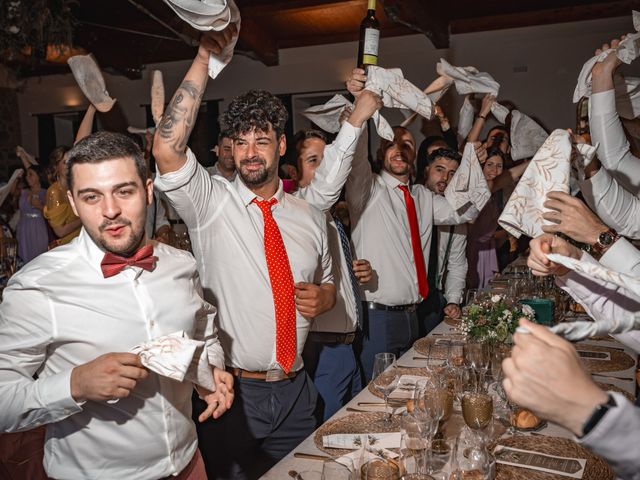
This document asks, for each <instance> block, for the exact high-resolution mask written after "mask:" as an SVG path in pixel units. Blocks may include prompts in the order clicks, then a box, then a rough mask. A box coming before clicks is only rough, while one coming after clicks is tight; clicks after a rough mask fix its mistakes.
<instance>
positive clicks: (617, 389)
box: [596, 382, 636, 403]
mask: <svg viewBox="0 0 640 480" xmlns="http://www.w3.org/2000/svg"><path fill="white" fill-rule="evenodd" d="M596 385H598V386H599V387H600V388H601V389H602V390H605V391H612V392H618V393H621V394H623V395H624V396H625V397H627V398H628V399H629V401H630V402H631V403H633V402H635V401H636V397H634V396H633V395H632V394H630V393H629V392H627V391H626V390H625V389H624V388H620V387H618V386H617V385H611V384H610V383H600V382H596Z"/></svg>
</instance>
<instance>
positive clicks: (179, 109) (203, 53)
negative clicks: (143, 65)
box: [153, 24, 237, 174]
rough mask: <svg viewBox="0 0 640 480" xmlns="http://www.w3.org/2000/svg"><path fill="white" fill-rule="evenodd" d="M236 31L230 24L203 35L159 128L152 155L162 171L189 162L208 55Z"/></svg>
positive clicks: (205, 76)
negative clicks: (189, 146) (194, 56)
mask: <svg viewBox="0 0 640 480" xmlns="http://www.w3.org/2000/svg"><path fill="white" fill-rule="evenodd" d="M236 30H237V29H236V26H235V25H234V24H231V25H229V26H228V27H227V28H225V29H224V30H222V31H221V32H207V33H205V34H203V35H202V37H201V39H200V47H199V48H198V55H197V56H196V58H195V60H194V61H193V63H192V64H191V68H189V71H188V72H187V74H186V75H185V77H184V80H183V81H182V83H181V84H180V86H179V87H178V90H177V91H176V93H175V94H174V95H173V98H172V99H171V102H169V106H168V107H167V109H166V110H165V112H164V115H163V116H162V120H160V124H159V125H158V129H157V130H156V134H155V137H154V142H153V156H154V157H155V159H156V164H157V166H158V170H159V171H160V173H161V174H165V173H168V172H174V171H176V170H179V169H180V167H182V166H183V165H184V163H185V162H186V160H187V157H186V154H185V151H186V148H187V141H188V140H189V135H191V130H193V126H194V124H195V121H196V118H197V116H198V110H199V108H200V102H201V101H202V96H203V95H204V90H205V88H206V86H207V80H208V79H209V77H208V72H207V66H208V63H209V54H210V53H214V54H220V52H221V51H222V49H223V48H224V47H225V46H226V45H227V44H228V43H229V41H230V40H231V38H232V37H233V35H235V33H236Z"/></svg>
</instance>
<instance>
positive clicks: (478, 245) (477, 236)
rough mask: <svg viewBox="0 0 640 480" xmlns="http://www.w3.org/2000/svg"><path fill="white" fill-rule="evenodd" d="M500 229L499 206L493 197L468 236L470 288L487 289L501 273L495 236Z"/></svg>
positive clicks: (471, 227) (470, 226)
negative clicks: (490, 281)
mask: <svg viewBox="0 0 640 480" xmlns="http://www.w3.org/2000/svg"><path fill="white" fill-rule="evenodd" d="M497 228H498V206H497V205H496V200H495V198H494V197H493V195H492V196H491V198H490V199H489V201H488V202H487V204H486V205H485V206H484V208H483V209H482V211H481V212H480V215H478V218H476V221H475V222H474V223H470V224H469V229H468V234H467V260H468V262H469V273H468V283H469V288H485V287H487V286H488V285H489V280H491V279H492V278H493V275H494V274H495V273H496V272H498V271H499V269H498V254H497V253H496V241H495V238H494V234H495V233H496V229H497Z"/></svg>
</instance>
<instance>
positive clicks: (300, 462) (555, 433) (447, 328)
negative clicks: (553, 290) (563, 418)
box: [262, 322, 637, 480]
mask: <svg viewBox="0 0 640 480" xmlns="http://www.w3.org/2000/svg"><path fill="white" fill-rule="evenodd" d="M455 333H456V329H455V328H454V327H452V326H451V325H449V324H448V323H446V322H442V323H440V325H438V326H437V327H436V328H435V329H434V330H433V331H432V332H430V333H429V335H428V336H431V337H434V339H437V337H438V336H446V335H451V334H455ZM583 343H586V344H591V345H595V346H605V347H612V348H613V349H616V350H618V351H624V352H625V353H627V354H628V355H629V356H631V357H632V358H633V360H634V365H633V366H632V367H630V368H628V369H625V370H623V371H612V372H609V371H607V372H602V373H601V375H600V376H593V379H594V380H595V381H596V382H598V383H600V384H611V385H614V386H616V387H618V388H619V389H622V390H624V391H626V392H628V393H629V394H631V395H632V396H633V397H635V395H636V376H635V375H636V366H637V355H636V354H635V352H634V351H633V350H631V349H630V348H627V347H625V346H624V345H622V344H621V343H620V342H618V341H617V340H615V339H613V338H611V337H609V338H607V339H606V340H605V339H602V340H600V339H598V340H587V341H585V342H583ZM620 349H622V350H620ZM416 356H421V355H420V354H417V353H416V351H415V349H414V348H413V347H412V348H411V349H409V350H408V351H407V352H406V353H405V354H404V355H403V356H402V357H400V358H399V359H398V361H397V365H398V366H408V367H424V360H414V357H416ZM614 377H617V378H614ZM380 401H382V399H381V398H379V397H376V396H375V395H373V394H372V393H371V392H370V391H369V390H368V388H367V387H366V386H365V388H364V389H363V390H362V391H361V392H360V393H359V394H358V395H357V396H356V397H354V398H353V399H352V400H351V401H350V402H349V403H348V404H347V405H345V406H344V407H343V408H342V409H341V410H339V411H338V412H337V413H336V414H335V415H334V416H333V417H332V418H331V419H329V420H328V422H330V421H332V420H334V419H338V418H340V417H344V416H346V415H349V414H352V412H349V411H348V410H347V409H348V408H354V409H362V408H363V407H361V406H358V404H359V403H362V402H380ZM370 411H379V412H381V411H383V409H382V408H377V409H375V410H374V409H373V408H372V409H371V410H370ZM314 435H315V432H314V433H313V434H312V435H310V436H309V437H307V438H306V439H305V440H304V441H303V442H302V443H300V445H298V446H297V447H296V448H295V449H294V450H293V451H291V452H289V454H288V455H287V456H286V457H284V458H283V459H282V460H281V461H280V462H278V463H277V464H276V465H275V466H274V467H273V468H272V469H271V470H269V471H268V472H267V473H266V474H265V475H264V476H263V477H262V478H264V479H271V480H276V479H277V480H283V479H287V478H291V477H290V476H289V473H288V472H289V471H291V470H295V471H297V472H306V471H317V472H321V471H322V465H323V462H322V461H321V460H318V459H307V458H299V457H296V456H295V455H296V454H312V455H321V456H327V453H325V452H323V451H322V450H320V449H318V448H317V447H316V445H315V443H314ZM523 435H530V434H523ZM533 435H545V436H549V437H563V438H569V439H570V438H572V434H571V433H570V432H569V431H568V430H566V429H564V428H562V427H560V426H558V425H554V424H551V423H549V424H548V426H547V427H546V428H544V429H543V430H540V431H539V432H536V433H534V434H533ZM444 470H445V471H446V467H445V469H444ZM303 478H304V477H303Z"/></svg>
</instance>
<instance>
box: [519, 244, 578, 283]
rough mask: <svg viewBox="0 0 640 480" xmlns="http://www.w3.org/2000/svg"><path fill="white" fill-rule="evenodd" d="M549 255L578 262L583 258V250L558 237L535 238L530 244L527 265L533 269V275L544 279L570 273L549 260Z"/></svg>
mask: <svg viewBox="0 0 640 480" xmlns="http://www.w3.org/2000/svg"><path fill="white" fill-rule="evenodd" d="M548 253H558V254H560V255H564V256H565V257H571V258H575V259H576V260H579V259H580V257H581V256H582V250H580V249H579V248H578V247H576V246H574V245H571V244H570V243H569V242H567V241H566V240H564V239H562V238H560V237H558V236H556V235H551V234H549V233H545V234H542V235H540V236H539V237H536V238H534V239H533V240H531V242H530V243H529V258H528V259H527V265H528V266H529V268H530V269H531V273H533V274H534V275H537V276H539V277H544V276H546V275H564V274H566V273H567V272H568V271H569V270H568V269H567V268H566V267H564V266H562V265H558V264H556V263H554V262H552V261H551V260H549V259H548V258H547V254H548Z"/></svg>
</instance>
